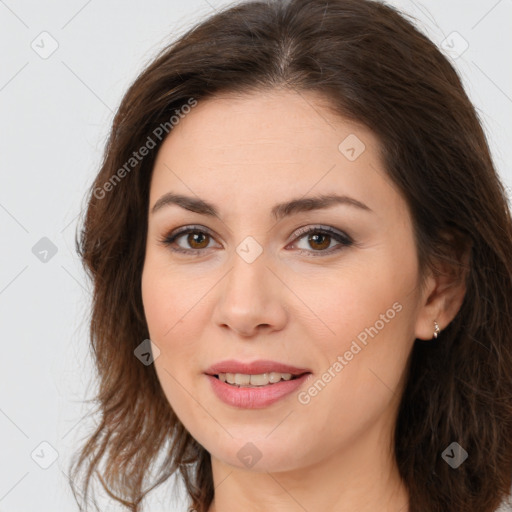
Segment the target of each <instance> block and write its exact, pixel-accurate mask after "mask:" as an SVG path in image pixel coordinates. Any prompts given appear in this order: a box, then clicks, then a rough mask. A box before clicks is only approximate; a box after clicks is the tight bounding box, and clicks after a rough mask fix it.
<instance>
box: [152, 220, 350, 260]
mask: <svg viewBox="0 0 512 512" xmlns="http://www.w3.org/2000/svg"><path fill="white" fill-rule="evenodd" d="M190 233H200V234H206V235H208V236H209V237H210V238H213V236H212V235H211V233H210V232H209V231H208V230H203V229H199V228H198V227H197V226H185V227H184V228H183V229H180V230H179V231H177V232H175V233H172V232H171V233H169V234H168V235H167V236H165V237H163V238H161V239H160V240H159V242H160V243H161V244H163V245H164V246H166V247H169V248H170V249H171V251H173V252H177V253H182V254H193V255H194V256H199V255H200V253H201V252H203V251H204V250H205V249H206V248H205V249H183V248H182V247H170V246H171V245H172V244H173V243H174V242H175V241H176V240H177V239H178V238H180V237H181V236H183V235H188V234H190ZM312 233H320V234H323V235H328V236H330V237H331V238H334V239H335V240H336V241H337V242H339V243H340V244H341V246H340V247H338V248H337V249H334V250H333V249H332V248H331V249H329V250H319V251H313V250H311V251H308V250H304V249H299V254H303V253H306V254H308V255H309V256H311V257H318V256H320V257H322V256H324V255H330V254H333V253H336V252H338V251H340V250H342V249H344V248H346V247H350V246H351V245H353V243H354V242H353V240H352V239H351V238H350V237H349V236H348V235H346V234H344V233H342V232H338V231H335V230H334V229H332V228H330V227H320V226H313V227H311V228H299V229H298V230H297V231H296V232H295V233H294V235H296V238H295V239H294V240H293V242H295V240H300V239H302V238H304V237H306V236H307V235H309V234H312ZM315 253H316V254H315Z"/></svg>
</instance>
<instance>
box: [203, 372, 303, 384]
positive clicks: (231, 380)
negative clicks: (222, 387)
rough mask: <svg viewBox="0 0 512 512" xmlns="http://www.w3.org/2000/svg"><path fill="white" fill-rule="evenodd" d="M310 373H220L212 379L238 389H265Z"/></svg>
mask: <svg viewBox="0 0 512 512" xmlns="http://www.w3.org/2000/svg"><path fill="white" fill-rule="evenodd" d="M309 373H310V372H303V373H300V374H295V375H294V374H292V373H282V372H269V373H260V374H252V375H251V374H243V373H218V374H213V375H212V377H214V378H216V379H218V380H220V381H221V382H224V383H225V384H228V385H230V386H233V387H237V388H263V387H266V386H271V385H274V384H278V383H279V382H283V381H286V382H287V381H291V380H296V379H299V378H300V377H302V376H303V375H307V374H309Z"/></svg>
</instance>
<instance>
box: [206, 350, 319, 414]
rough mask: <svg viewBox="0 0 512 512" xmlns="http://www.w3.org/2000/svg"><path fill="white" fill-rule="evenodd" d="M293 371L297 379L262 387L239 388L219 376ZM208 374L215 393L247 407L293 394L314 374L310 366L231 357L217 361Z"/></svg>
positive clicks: (265, 404)
mask: <svg viewBox="0 0 512 512" xmlns="http://www.w3.org/2000/svg"><path fill="white" fill-rule="evenodd" d="M270 372H278V373H291V374H292V375H294V376H295V377H296V378H293V379H291V380H283V381H280V382H277V383H275V384H267V385H266V386H259V387H244V386H241V387H238V386H234V385H232V384H228V383H227V382H222V381H221V380H219V379H218V378H217V377H216V375H218V374H219V373H243V374H245V375H260V374H262V373H270ZM205 374H206V376H207V378H208V380H209V381H210V384H211V386H212V390H213V392H214V393H215V394H216V395H217V397H218V398H219V399H220V400H222V401H223V402H224V403H226V404H228V405H231V406H233V407H240V408H244V409H262V408H263V407H267V406H269V405H271V404H273V403H274V402H277V401H278V400H281V399H282V398H284V397H286V396H288V395H289V394H290V393H293V392H294V391H295V390H296V389H297V388H299V387H300V386H301V385H302V384H303V383H304V382H305V381H306V380H307V379H308V377H309V376H310V375H311V371H310V370H308V369H307V368H297V367H295V366H290V365H287V364H283V363H278V362H276V361H264V360H260V361H253V362H252V363H243V362H241V361H235V360H233V359H230V360H228V361H222V362H220V363H217V364H214V365H213V366H211V367H210V368H208V370H206V371H205Z"/></svg>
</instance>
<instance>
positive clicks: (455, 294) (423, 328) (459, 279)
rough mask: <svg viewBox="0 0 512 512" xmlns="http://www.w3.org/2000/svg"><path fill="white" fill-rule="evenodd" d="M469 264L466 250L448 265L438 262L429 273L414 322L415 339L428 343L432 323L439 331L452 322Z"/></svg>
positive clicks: (460, 301) (459, 301) (432, 334)
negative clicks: (437, 326) (436, 325)
mask: <svg viewBox="0 0 512 512" xmlns="http://www.w3.org/2000/svg"><path fill="white" fill-rule="evenodd" d="M454 255H455V254H454ZM469 261H470V247H468V246H466V248H465V250H464V251H463V253H462V255H461V254H458V255H455V261H453V260H452V262H451V263H450V262H446V261H444V260H443V261H441V260H439V259H438V260H436V264H435V269H434V270H432V269H429V271H428V275H427V278H426V280H425V285H424V287H423V292H422V295H421V302H420V304H419V311H418V315H417V318H416V326H415V336H416V338H419V339H422V340H430V339H432V338H433V337H434V320H435V321H436V322H437V323H438V325H439V329H440V330H441V331H443V330H444V329H445V328H446V327H447V326H448V325H449V323H450V322H451V321H452V320H453V319H454V318H455V316H456V315H457V313H458V312H459V310H460V307H461V306H462V302H463V301H464V296H465V294H466V276H467V273H468V270H469ZM457 263H458V265H457ZM460 265H462V267H461V266H460Z"/></svg>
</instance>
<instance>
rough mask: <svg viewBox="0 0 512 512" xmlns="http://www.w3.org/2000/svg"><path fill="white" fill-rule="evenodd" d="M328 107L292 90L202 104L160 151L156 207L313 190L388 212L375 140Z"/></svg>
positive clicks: (389, 189)
mask: <svg viewBox="0 0 512 512" xmlns="http://www.w3.org/2000/svg"><path fill="white" fill-rule="evenodd" d="M326 105H327V101H326V100H325V99H323V98H321V97H319V96H317V95H315V94H311V93H304V92H301V93H300V94H299V93H296V92H293V91H266V92H258V93H252V94H248V95H242V96H240V95H237V96H235V95H222V96H218V97H214V98H210V99H207V100H205V101H199V102H198V104H197V105H196V106H195V107H194V108H192V109H191V110H190V112H189V113H188V114H186V115H182V116H181V119H180V121H179V123H178V124H176V125H175V126H174V128H173V130H172V132H171V133H170V135H169V136H168V137H167V138H166V139H165V140H164V142H163V144H162V146H161V147H160V149H159V153H158V155H157V159H156V161H155V166H154V170H153V177H152V184H151V199H150V202H151V204H154V202H155V201H156V200H157V199H158V197H157V196H158V195H160V194H161V193H164V192H167V191H169V190H173V191H175V192H179V193H181V192H184V193H187V194H190V192H193V193H194V194H197V195H200V196H201V197H215V198H217V199H218V201H216V202H222V200H223V199H225V198H226V197H227V196H226V194H227V193H228V192H229V191H231V194H229V195H231V196H232V199H231V200H232V201H233V202H237V201H242V202H243V200H244V199H237V198H236V197H233V195H234V194H233V193H236V196H237V197H238V198H240V196H242V198H253V199H257V198H258V197H259V198H262V199H263V198H265V197H268V196H269V195H272V194H275V195H276V196H277V198H280V199H282V195H283V193H285V192H286V195H287V196H290V197H292V196H293V197H296V196H300V195H304V194H306V193H307V192H308V191H312V192H314V193H323V194H325V193H331V192H339V193H344V194H345V193H346V194H350V195H352V196H356V197H357V196H359V197H361V198H362V197H364V198H366V201H365V202H366V203H367V204H368V203H371V202H373V203H374V204H376V205H377V204H378V203H379V201H380V202H381V203H383V204H382V207H385V204H384V203H385V201H384V202H383V201H381V200H380V199H379V197H380V196H383V195H384V196H385V195H386V194H391V195H393V194H395V196H396V194H397V191H396V190H395V189H394V187H393V184H392V183H391V182H390V180H389V178H388V176H387V174H386V173H385V172H384V167H383V163H382V161H381V158H380V149H379V141H378V139H377V138H376V136H375V135H374V134H373V133H372V132H371V131H370V130H369V129H368V128H366V127H365V126H362V125H360V124H357V123H354V122H352V121H348V120H346V119H344V118H342V117H340V116H338V115H336V114H335V113H333V112H332V111H330V110H329V109H328V108H327V107H326ZM274 199H276V198H274ZM393 199H394V200H397V198H396V197H395V198H393V197H391V198H387V200H388V202H389V200H393ZM274 202H275V201H274ZM388 206H389V205H388Z"/></svg>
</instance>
